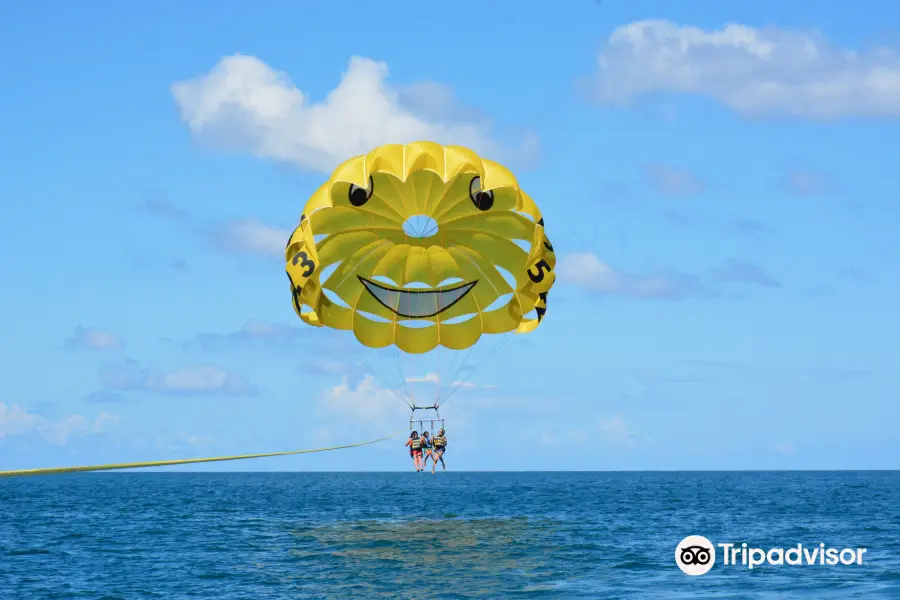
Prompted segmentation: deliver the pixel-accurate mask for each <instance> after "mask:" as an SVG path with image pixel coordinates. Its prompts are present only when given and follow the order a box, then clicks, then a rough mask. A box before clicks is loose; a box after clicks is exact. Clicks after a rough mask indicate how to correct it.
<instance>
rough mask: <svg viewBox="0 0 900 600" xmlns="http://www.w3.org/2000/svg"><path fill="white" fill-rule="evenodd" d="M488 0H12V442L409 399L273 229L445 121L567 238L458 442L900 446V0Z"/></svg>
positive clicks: (125, 444)
mask: <svg viewBox="0 0 900 600" xmlns="http://www.w3.org/2000/svg"><path fill="white" fill-rule="evenodd" d="M483 4H484V3H478V2H474V1H471V2H456V3H454V4H453V7H452V10H450V9H448V8H447V7H443V8H441V7H439V6H438V5H435V6H434V7H429V6H426V5H423V4H422V3H413V2H394V3H391V4H390V7H389V8H387V7H386V6H385V5H377V4H373V3H368V4H363V3H356V2H344V3H341V2H331V3H312V2H309V3H294V2H264V3H261V4H259V3H257V4H254V5H253V8H251V7H250V4H246V3H235V2H230V3H229V2H225V3H219V4H218V5H217V7H216V9H215V10H210V9H209V7H208V6H204V5H202V4H201V3H176V2H171V1H167V2H159V3H156V4H154V5H153V8H152V10H151V8H150V7H149V5H146V6H144V5H138V4H131V3H114V2H100V1H97V2H92V3H89V4H88V5H81V6H79V7H78V8H77V9H76V8H75V7H74V6H73V5H70V4H66V3H62V2H32V3H28V4H27V5H26V4H19V5H16V6H12V5H7V6H4V7H2V8H0V61H2V62H0V64H2V69H0V71H2V72H3V73H4V85H3V87H4V89H5V92H4V94H2V96H0V132H2V136H0V137H2V138H3V139H4V143H2V144H0V160H2V164H3V165H4V168H3V169H0V207H2V217H3V218H2V220H0V228H2V229H0V232H2V235H0V250H2V252H3V256H4V257H5V260H4V261H3V263H2V267H0V269H2V279H3V282H4V283H3V286H2V292H0V294H2V299H3V305H4V306H5V307H6V315H7V318H6V319H4V320H3V322H2V325H0V339H2V340H3V343H2V344H0V361H2V364H3V370H2V372H3V373H4V377H3V380H2V394H0V469H2V468H35V467H42V466H57V465H62V464H93V463H104V462H123V461H133V460H135V461H136V460H162V459H167V458H185V457H192V456H211V455H219V454H234V453H249V452H266V451H278V450H291V449H296V448H306V447H316V446H322V445H331V444H340V443H353V442H357V441H362V440H365V439H372V438H376V437H381V436H382V435H385V434H389V433H392V432H394V431H396V430H398V429H405V427H406V419H407V412H408V410H407V409H406V407H405V405H404V404H403V403H402V402H401V401H400V400H398V399H396V398H393V397H391V395H390V394H389V393H388V392H386V391H385V390H384V389H381V386H382V385H384V382H380V381H377V380H376V381H373V380H371V379H367V378H366V373H363V372H361V371H360V370H359V369H358V368H356V367H355V366H354V361H353V360H350V359H349V358H348V357H349V356H351V355H352V354H351V352H352V350H353V348H352V340H348V338H347V336H342V335H341V334H329V333H328V332H322V331H320V330H313V329H312V328H310V327H307V326H305V325H304V324H303V323H302V322H300V321H299V320H298V319H296V317H295V316H294V314H293V312H292V309H291V303H290V295H289V293H288V290H287V286H286V283H285V278H284V270H283V264H282V262H281V260H280V259H279V254H280V253H281V252H282V249H283V244H284V241H285V239H286V237H285V236H286V235H287V233H289V232H290V230H291V229H293V227H294V226H295V225H296V222H297V220H298V219H299V215H300V212H301V210H302V206H303V204H304V203H305V201H306V198H307V197H308V195H309V194H310V193H311V192H312V191H313V190H314V189H315V188H316V187H317V186H318V185H319V184H320V183H321V182H322V181H323V180H324V179H325V178H326V177H327V176H328V173H329V172H330V170H331V169H332V168H333V167H334V166H336V165H337V164H338V163H339V162H340V161H341V160H342V159H344V158H348V157H349V156H352V155H355V154H360V153H364V152H367V151H368V150H370V149H371V148H372V147H375V146H377V145H380V144H382V143H389V142H395V143H396V142H401V143H402V142H408V141H414V140H415V139H423V138H424V139H433V140H434V141H439V142H443V143H462V144H465V145H471V146H472V147H473V148H475V149H477V150H479V151H480V152H481V153H482V154H483V155H485V156H487V157H489V158H496V159H498V160H501V161H503V162H504V163H505V164H507V165H508V166H509V167H510V168H511V169H513V171H514V172H515V173H516V174H517V176H518V178H519V181H520V183H521V185H522V187H523V189H525V190H526V191H527V192H528V193H529V194H530V195H531V196H532V197H533V198H534V199H535V200H536V201H537V202H538V204H539V205H540V207H541V209H542V211H543V213H544V216H545V219H546V223H547V231H548V234H549V235H550V236H551V239H552V240H553V243H554V246H555V247H556V251H557V255H558V257H559V261H560V262H559V265H558V268H557V273H558V280H557V283H556V285H555V286H554V290H553V293H552V295H551V302H550V305H549V310H548V314H547V318H546V320H545V321H544V322H543V323H542V325H541V327H540V328H539V329H538V330H537V331H536V332H534V333H533V334H530V335H528V336H519V337H518V338H516V339H513V340H511V341H510V342H509V343H508V344H506V345H505V346H504V347H503V348H502V350H500V351H499V352H498V353H497V355H496V356H495V357H494V358H492V359H491V360H490V361H489V362H488V363H487V364H485V366H484V367H483V368H481V369H480V370H479V371H478V372H477V373H476V374H475V375H474V376H473V377H472V383H473V384H474V387H470V388H465V389H461V390H460V392H459V393H458V394H456V395H455V396H454V397H453V398H452V399H451V400H450V401H449V402H448V403H447V406H446V409H445V410H444V414H445V417H446V418H447V419H448V421H447V430H448V435H449V437H450V439H451V444H452V447H451V451H450V452H448V456H447V458H448V462H449V464H450V466H451V468H454V469H747V468H750V469H754V468H759V469H764V468H817V469H818V468H897V467H898V464H897V457H898V456H900V436H898V435H897V427H896V423H897V422H898V421H900V403H898V402H897V399H898V397H900V371H898V369H900V367H898V365H900V343H898V340H900V318H898V316H897V307H898V306H900V246H898V243H897V240H896V232H897V231H900V202H898V197H900V195H898V191H900V175H898V173H900V142H898V140H900V127H898V117H900V31H898V30H897V29H890V28H888V27H887V24H889V23H892V22H898V17H900V8H898V7H897V5H896V4H895V3H890V2H874V1H871V2H857V3H855V4H854V10H853V11H848V10H845V9H844V7H843V6H842V5H840V4H839V3H835V4H833V5H823V4H821V3H815V4H813V3H812V2H793V3H782V2H760V1H754V2H744V1H741V2H729V3H727V4H726V3H723V4H721V5H719V6H716V7H712V6H708V5H703V6H701V4H700V3H687V2H682V3H675V2H627V3H626V2H617V1H611V0H604V1H603V2H594V1H590V2H588V1H581V0H579V1H578V2H571V3H569V5H567V6H566V8H564V9H561V8H559V7H557V6H554V7H552V9H551V7H550V5H548V4H546V3H543V2H541V3H535V2H531V3H529V2H505V1H504V2H494V3H489V5H487V6H484V5H483ZM892 16H893V17H894V18H893V19H892V18H891V17H892ZM348 335H349V334H348ZM351 337H352V336H351ZM410 369H411V370H410V371H409V373H408V374H409V376H410V377H422V376H424V375H426V373H427V372H428V371H427V365H419V364H415V365H410ZM416 369H420V370H416ZM402 441H403V440H402V438H397V440H396V441H395V442H394V443H385V444H380V445H377V446H371V447H367V448H366V449H354V450H346V451H341V452H333V453H323V454H316V455H308V456H301V457H289V458H284V459H272V460H269V461H254V462H248V463H231V464H226V465H224V466H222V465H219V466H215V465H213V466H210V467H201V468H210V469H253V470H256V469H259V470H270V469H274V470H293V469H310V470H333V469H334V470H344V469H362V470H396V469H407V468H409V465H408V464H407V463H408V458H407V457H406V455H405V454H404V452H403V450H402V448H401V446H400V444H402Z"/></svg>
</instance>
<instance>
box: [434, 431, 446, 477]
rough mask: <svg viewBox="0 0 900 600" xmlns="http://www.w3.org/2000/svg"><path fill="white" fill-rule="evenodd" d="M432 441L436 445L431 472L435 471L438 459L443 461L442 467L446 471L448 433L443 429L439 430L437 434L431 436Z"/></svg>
mask: <svg viewBox="0 0 900 600" xmlns="http://www.w3.org/2000/svg"><path fill="white" fill-rule="evenodd" d="M431 443H432V445H433V446H434V450H433V451H432V454H431V472H432V473H434V468H435V467H436V466H437V461H441V468H443V469H444V470H445V471H446V470H447V465H445V464H444V452H446V451H447V435H446V434H445V433H444V430H443V429H440V430H438V432H437V435H436V436H434V437H433V438H431Z"/></svg>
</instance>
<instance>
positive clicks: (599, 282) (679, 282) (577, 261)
mask: <svg viewBox="0 0 900 600" xmlns="http://www.w3.org/2000/svg"><path fill="white" fill-rule="evenodd" d="M556 273H557V276H558V277H559V280H560V282H562V283H567V284H569V285H573V286H576V287H580V288H582V289H585V290H587V291H589V292H595V293H600V294H610V295H621V296H631V297H635V298H667V299H678V298H683V297H685V296H690V295H697V294H701V295H702V294H704V293H705V290H704V289H703V287H702V286H701V285H700V283H699V282H698V281H697V279H696V278H695V277H693V276H690V275H685V274H677V273H665V272H660V273H655V274H653V275H635V274H631V273H627V272H625V271H619V270H616V269H614V268H613V267H611V266H609V265H607V264H606V263H604V262H603V261H601V260H600V259H599V258H598V257H597V256H596V255H595V254H591V253H581V254H565V255H563V256H561V257H560V260H559V264H558V265H557V268H556Z"/></svg>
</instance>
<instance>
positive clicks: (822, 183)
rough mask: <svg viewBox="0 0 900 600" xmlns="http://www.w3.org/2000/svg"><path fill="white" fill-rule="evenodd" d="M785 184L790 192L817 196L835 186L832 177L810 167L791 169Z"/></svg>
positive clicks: (786, 176)
mask: <svg viewBox="0 0 900 600" xmlns="http://www.w3.org/2000/svg"><path fill="white" fill-rule="evenodd" d="M783 184H784V187H785V188H786V189H787V190H788V191H789V192H791V193H793V194H796V195H798V196H815V195H818V194H823V193H826V192H828V191H830V190H832V189H833V188H834V187H835V182H834V180H833V179H832V178H831V177H829V176H828V175H826V174H824V173H820V172H817V171H811V170H809V169H791V170H790V171H788V173H787V174H786V175H785V178H784V182H783Z"/></svg>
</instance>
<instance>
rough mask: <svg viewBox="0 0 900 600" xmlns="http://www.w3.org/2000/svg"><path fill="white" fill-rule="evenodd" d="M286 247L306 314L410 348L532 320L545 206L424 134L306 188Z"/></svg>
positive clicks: (466, 340) (470, 338) (374, 342)
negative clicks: (310, 190)
mask: <svg viewBox="0 0 900 600" xmlns="http://www.w3.org/2000/svg"><path fill="white" fill-rule="evenodd" d="M285 259H286V270H287V274H288V278H289V279H290V284H291V294H292V298H293V304H294V310H295V311H296V312H297V314H298V315H299V316H300V318H301V319H303V321H305V322H306V323H308V324H310V325H315V326H325V327H331V328H334V329H346V330H352V331H353V332H354V334H355V335H356V337H357V339H358V340H359V341H360V342H362V343H363V344H365V345H366V346H369V347H373V348H380V347H385V346H389V345H391V344H396V345H397V346H398V347H399V348H400V349H401V350H404V351H406V352H411V353H423V352H428V351H429V350H431V349H433V348H435V347H436V346H438V345H441V346H444V347H447V348H451V349H456V350H461V349H465V348H468V347H469V346H471V345H472V344H474V343H475V342H476V341H477V340H478V339H479V338H480V336H481V335H482V334H484V333H506V332H511V331H515V332H518V333H526V332H529V331H532V330H533V329H534V328H535V327H537V325H538V323H539V322H540V321H541V319H542V318H543V316H544V314H545V312H546V308H547V293H548V292H549V290H550V288H551V286H552V285H553V282H554V280H555V278H556V276H555V273H554V271H553V269H554V268H555V266H556V256H555V254H554V251H553V246H552V244H551V243H550V241H549V240H548V239H547V236H546V234H545V233H544V221H543V218H542V217H541V214H540V211H539V210H538V208H537V205H536V204H535V203H534V202H533V201H532V200H531V198H530V197H529V196H528V195H527V194H525V193H524V192H523V191H522V190H520V189H519V186H518V182H517V181H516V179H515V177H514V176H513V175H512V173H510V172H509V171H508V170H507V169H505V168H504V167H502V166H501V165H499V164H497V163H495V162H492V161H489V160H485V159H482V158H480V157H479V156H478V155H477V154H475V153H474V152H472V151H471V150H469V149H467V148H463V147H459V146H441V145H438V144H435V143H431V142H416V143H413V144H407V145H405V146H404V145H387V146H381V147H379V148H376V149H375V150H373V151H371V152H370V153H368V154H366V155H363V156H358V157H355V158H352V159H350V160H348V161H347V162H345V163H344V164H342V165H341V166H339V167H338V168H337V169H336V170H335V171H334V173H333V174H332V175H331V177H330V178H329V180H328V181H327V182H326V183H325V184H324V185H322V186H321V187H320V188H319V189H318V190H316V192H315V193H314V194H313V195H312V196H311V197H310V199H309V200H308V202H307V204H306V206H305V208H304V210H303V214H302V216H301V219H300V224H299V225H298V226H297V228H296V229H295V230H294V232H293V234H292V235H291V237H290V239H289V240H288V243H287V247H286V250H285ZM504 271H505V274H506V276H504V273H503V272H504ZM532 313H533V315H534V316H531V315H532Z"/></svg>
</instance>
